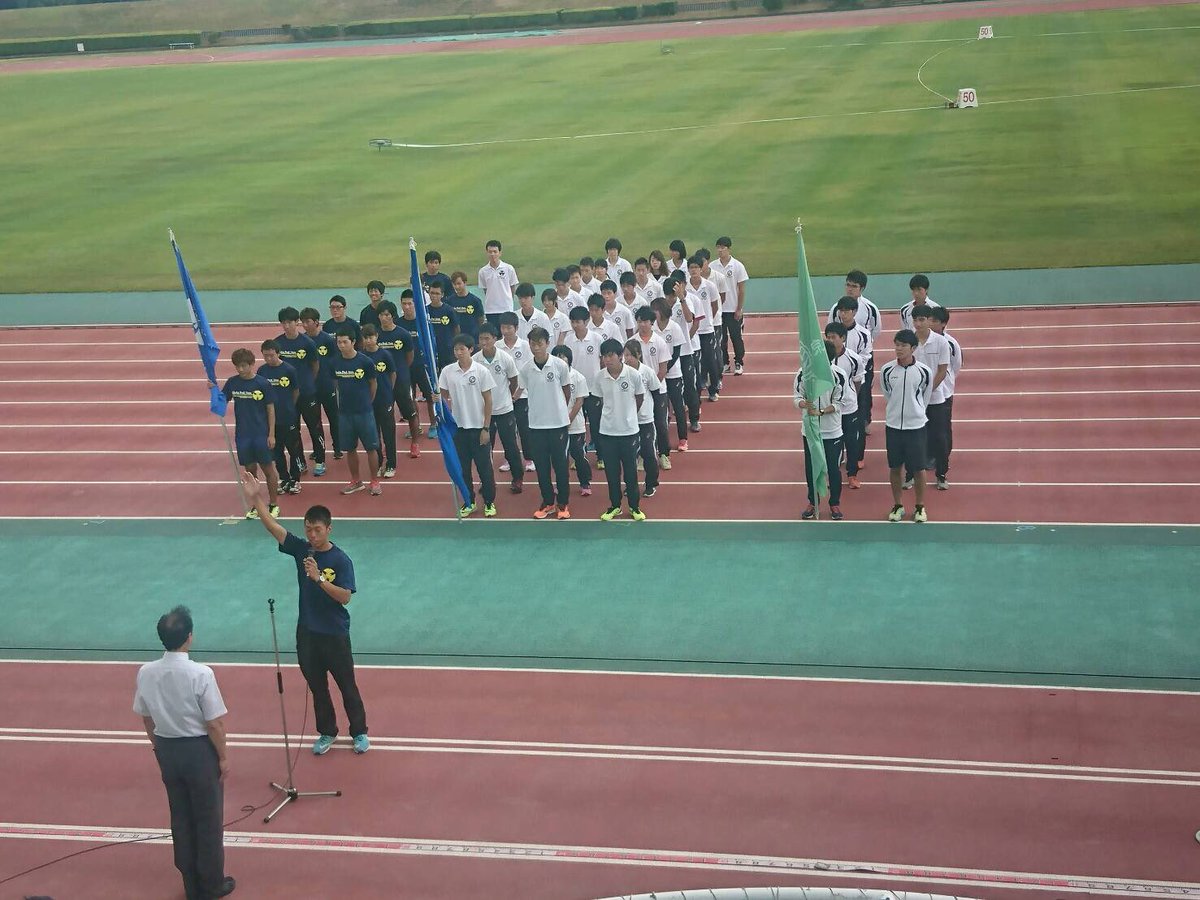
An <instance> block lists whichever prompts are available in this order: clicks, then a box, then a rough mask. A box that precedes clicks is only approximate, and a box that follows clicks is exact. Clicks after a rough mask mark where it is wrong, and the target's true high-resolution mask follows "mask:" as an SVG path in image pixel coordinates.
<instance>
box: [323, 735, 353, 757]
mask: <svg viewBox="0 0 1200 900" xmlns="http://www.w3.org/2000/svg"><path fill="white" fill-rule="evenodd" d="M363 736H364V737H366V735H363ZM333 742H334V738H333V737H332V736H330V735H328V734H323V735H321V736H320V737H319V738H317V742H316V743H315V744H313V756H324V755H325V754H326V753H328V752H329V748H330V747H332V746H333Z"/></svg>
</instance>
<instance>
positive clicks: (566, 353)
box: [550, 344, 575, 365]
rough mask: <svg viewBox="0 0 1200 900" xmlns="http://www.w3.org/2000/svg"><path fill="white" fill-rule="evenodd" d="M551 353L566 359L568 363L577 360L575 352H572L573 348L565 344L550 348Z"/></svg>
mask: <svg viewBox="0 0 1200 900" xmlns="http://www.w3.org/2000/svg"><path fill="white" fill-rule="evenodd" d="M550 355H551V356H557V357H558V358H559V359H565V360H566V361H567V365H571V363H573V362H575V354H574V353H572V352H571V348H570V347H568V346H566V345H565V344H559V345H558V346H557V347H551V348H550Z"/></svg>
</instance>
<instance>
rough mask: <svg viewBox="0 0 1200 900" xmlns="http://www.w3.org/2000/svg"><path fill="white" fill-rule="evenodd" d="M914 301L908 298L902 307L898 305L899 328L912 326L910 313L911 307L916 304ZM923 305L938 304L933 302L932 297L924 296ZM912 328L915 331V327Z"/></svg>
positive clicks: (911, 311)
mask: <svg viewBox="0 0 1200 900" xmlns="http://www.w3.org/2000/svg"><path fill="white" fill-rule="evenodd" d="M916 303H917V301H916V300H910V301H908V302H907V303H905V304H904V305H903V306H902V307H900V327H901V328H912V327H913V323H912V313H913V307H914V306H915V305H916ZM925 305H926V306H939V305H940V304H937V303H934V302H933V298H932V297H926V298H925ZM913 330H914V331H915V330H916V329H913Z"/></svg>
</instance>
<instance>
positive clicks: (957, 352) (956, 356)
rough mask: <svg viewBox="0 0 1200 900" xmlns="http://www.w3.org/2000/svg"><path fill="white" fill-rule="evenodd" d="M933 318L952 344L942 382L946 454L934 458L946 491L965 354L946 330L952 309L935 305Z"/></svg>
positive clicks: (940, 484) (939, 485) (939, 486)
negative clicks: (955, 412)
mask: <svg viewBox="0 0 1200 900" xmlns="http://www.w3.org/2000/svg"><path fill="white" fill-rule="evenodd" d="M932 318H933V322H932V324H931V325H930V327H931V328H933V330H934V331H936V332H937V333H938V334H940V335H941V336H942V337H944V338H945V339H946V340H947V341H948V342H949V344H950V369H949V371H947V372H946V380H945V381H943V382H942V393H943V394H944V395H945V397H946V412H945V418H946V443H945V447H944V449H945V451H946V455H945V456H943V457H941V458H935V459H934V466H935V468H934V474H935V475H936V476H937V489H938V490H939V491H946V490H949V489H950V485H949V484H947V483H946V476H947V475H948V474H949V472H950V454H951V452H953V450H954V387H955V385H956V384H958V372H959V370H960V369H961V368H962V364H963V355H962V347H961V346H960V345H959V343H958V339H957V338H955V337H954V335H952V334H950V332H948V331H947V330H946V325H947V324H949V322H950V310H948V309H946V307H944V306H935V307H934V308H933V316H932Z"/></svg>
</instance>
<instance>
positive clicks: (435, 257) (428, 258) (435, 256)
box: [425, 250, 442, 263]
mask: <svg viewBox="0 0 1200 900" xmlns="http://www.w3.org/2000/svg"><path fill="white" fill-rule="evenodd" d="M441 261H442V254H440V253H438V252H437V251H436V250H426V251H425V262H427V263H428V262H441Z"/></svg>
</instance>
